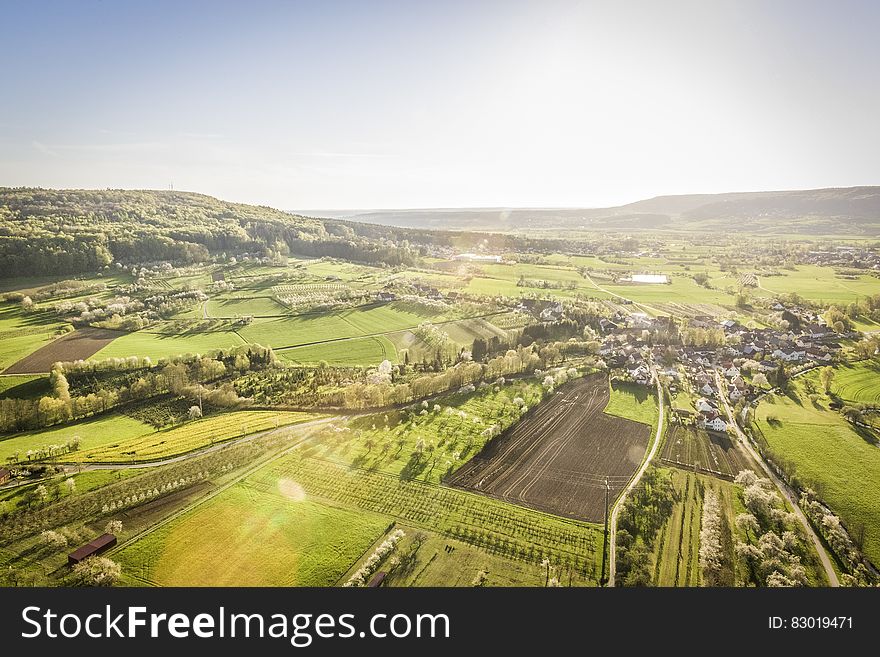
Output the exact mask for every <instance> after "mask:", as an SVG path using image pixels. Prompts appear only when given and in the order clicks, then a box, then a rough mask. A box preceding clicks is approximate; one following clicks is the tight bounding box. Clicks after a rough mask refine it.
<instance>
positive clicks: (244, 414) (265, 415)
mask: <svg viewBox="0 0 880 657" xmlns="http://www.w3.org/2000/svg"><path fill="white" fill-rule="evenodd" d="M319 417H321V416H319V415H316V414H313V413H298V412H292V411H233V412H231V413H223V414H220V415H212V416H210V417H206V418H202V419H200V420H194V421H192V422H187V423H186V424H184V425H182V426H178V427H173V428H171V429H163V430H162V431H151V432H150V433H147V434H145V435H140V436H136V437H131V438H129V439H128V440H116V441H112V442H110V441H108V442H105V443H104V444H102V445H101V446H100V447H95V448H92V449H82V450H80V451H78V452H73V453H71V454H68V455H66V456H65V457H63V460H64V461H68V462H71V463H120V462H138V461H153V460H158V459H163V458H168V457H171V456H176V455H178V454H185V453H186V452H191V451H193V450H196V449H201V448H202V447H207V446H209V445H214V444H216V443H221V442H225V441H227V440H232V439H233V438H239V437H242V436H246V435H248V434H252V433H256V432H258V431H265V430H267V429H273V428H275V427H279V426H285V425H291V424H299V423H301V422H308V421H309V420H315V419H318V418H319Z"/></svg>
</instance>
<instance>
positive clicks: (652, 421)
mask: <svg viewBox="0 0 880 657" xmlns="http://www.w3.org/2000/svg"><path fill="white" fill-rule="evenodd" d="M605 412H606V413H608V414H609V415H616V416H617V417H623V418H627V419H628V420H635V421H636V422H641V423H643V424H647V425H648V426H649V427H651V428H652V429H654V428H656V426H657V416H658V414H659V411H658V409H657V393H656V391H655V389H654V387H653V386H640V385H636V384H634V383H627V382H625V381H614V382H613V384H612V386H611V397H610V399H609V400H608V405H607V406H606V407H605Z"/></svg>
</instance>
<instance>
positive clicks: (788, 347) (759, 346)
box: [724, 322, 841, 372]
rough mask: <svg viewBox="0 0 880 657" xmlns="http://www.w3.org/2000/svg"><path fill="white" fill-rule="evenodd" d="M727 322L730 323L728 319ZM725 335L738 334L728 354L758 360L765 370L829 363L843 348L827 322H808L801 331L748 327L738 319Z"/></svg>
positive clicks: (726, 328)
mask: <svg viewBox="0 0 880 657" xmlns="http://www.w3.org/2000/svg"><path fill="white" fill-rule="evenodd" d="M726 323H727V322H726ZM724 332H725V334H726V335H727V336H728V337H730V336H735V337H736V339H735V340H733V341H731V342H732V344H731V345H730V346H728V347H725V351H726V355H729V356H733V357H742V358H749V359H751V360H759V361H760V362H759V367H760V368H761V370H763V371H765V372H766V371H772V370H774V369H776V367H777V366H778V363H779V362H782V363H785V364H806V363H820V364H821V363H830V362H831V361H833V360H834V358H835V355H836V354H837V352H838V351H840V348H841V347H840V344H839V343H838V342H837V334H836V333H834V331H832V330H831V329H829V328H828V327H827V326H825V325H824V324H818V323H813V324H808V325H806V326H804V327H803V328H801V330H800V331H791V330H789V331H779V330H776V329H771V328H765V329H747V328H745V327H743V326H741V325H739V324H737V323H736V322H731V323H729V325H728V326H724Z"/></svg>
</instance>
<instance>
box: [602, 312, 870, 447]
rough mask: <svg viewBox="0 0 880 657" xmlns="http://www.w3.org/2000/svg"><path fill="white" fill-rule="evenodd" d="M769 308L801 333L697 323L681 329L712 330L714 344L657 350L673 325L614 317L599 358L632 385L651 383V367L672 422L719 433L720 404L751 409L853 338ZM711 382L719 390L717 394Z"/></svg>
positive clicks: (813, 319)
mask: <svg viewBox="0 0 880 657" xmlns="http://www.w3.org/2000/svg"><path fill="white" fill-rule="evenodd" d="M772 309H773V310H774V311H777V312H785V313H788V314H790V315H792V316H795V317H798V318H799V319H800V320H802V321H803V324H802V325H801V328H800V329H799V330H791V329H787V330H780V329H774V328H748V327H746V326H744V325H743V324H741V323H740V322H739V321H736V320H731V319H725V320H721V321H717V320H716V319H714V318H712V317H709V316H700V317H693V318H690V319H689V320H686V325H687V328H688V329H692V328H697V329H703V330H704V331H707V332H708V334H709V335H710V336H712V335H713V331H714V336H716V337H715V340H714V342H716V343H707V344H701V345H696V344H668V343H667V344H662V343H661V344H656V343H655V341H654V337H655V336H657V335H662V336H670V335H673V334H674V333H675V332H676V330H677V327H676V324H675V320H674V319H673V318H670V317H649V316H648V315H647V314H645V313H633V314H630V315H624V314H623V313H617V314H616V315H615V317H614V318H613V319H602V320H600V322H599V324H600V328H601V331H602V335H603V338H602V343H601V347H600V349H599V352H598V353H599V356H601V357H602V358H603V359H604V362H605V363H606V365H607V366H608V367H609V368H610V369H611V371H612V374H613V375H614V376H616V377H618V378H620V379H622V380H624V381H629V382H632V383H636V384H638V385H644V386H649V385H652V384H653V382H654V375H653V374H652V364H653V365H654V366H655V367H656V373H657V376H659V378H660V381H661V383H662V384H663V385H664V387H665V388H666V389H667V391H668V393H669V395H670V397H671V398H672V399H674V400H676V401H678V402H679V403H673V406H672V409H673V417H672V421H674V422H678V423H681V424H692V425H695V426H696V427H698V428H700V429H706V430H708V431H715V432H718V433H723V432H726V431H727V429H728V421H727V420H726V419H725V417H724V412H723V410H722V403H721V400H722V398H726V399H727V400H729V401H730V403H731V405H733V406H734V407H736V408H737V409H742V408H743V407H745V406H746V405H748V404H756V403H757V401H758V400H759V399H760V397H761V396H762V395H763V394H766V393H767V392H768V391H769V390H770V389H772V388H773V387H775V386H778V385H780V384H781V383H782V380H783V379H784V380H787V379H788V378H789V377H791V376H795V375H797V374H799V373H802V372H806V371H808V370H810V369H812V368H814V367H818V366H820V365H829V364H831V363H834V362H835V361H836V360H837V358H838V354H839V352H840V350H841V344H840V340H841V339H843V338H853V337H856V335H857V334H855V333H846V334H844V335H841V334H838V333H836V332H835V331H833V330H832V329H831V328H829V327H828V326H826V325H825V324H824V323H823V320H822V318H821V317H819V316H818V315H817V314H815V313H814V312H811V311H809V310H805V309H803V308H797V307H793V306H784V305H782V304H781V303H775V304H774V305H773V306H772ZM722 336H723V337H722ZM710 340H711V338H710ZM715 372H718V373H719V374H720V375H721V376H720V378H719V379H716V376H715ZM718 380H720V381H722V382H723V384H724V385H723V387H722V388H721V389H719V386H718V383H717V381H718ZM680 400H684V403H682V402H681V401H680Z"/></svg>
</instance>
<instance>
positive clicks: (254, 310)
mask: <svg viewBox="0 0 880 657" xmlns="http://www.w3.org/2000/svg"><path fill="white" fill-rule="evenodd" d="M240 296H241V294H240V293H239V294H238V295H236V297H235V298H228V297H215V298H213V299H209V300H208V302H207V309H208V316H209V317H237V316H239V315H251V316H253V317H261V316H270V317H271V316H274V315H286V314H288V313H289V312H290V311H289V310H288V309H287V307H285V306H283V305H281V304H280V303H278V302H277V301H275V299H273V298H271V297H263V296H253V297H243V298H238V297H240Z"/></svg>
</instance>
